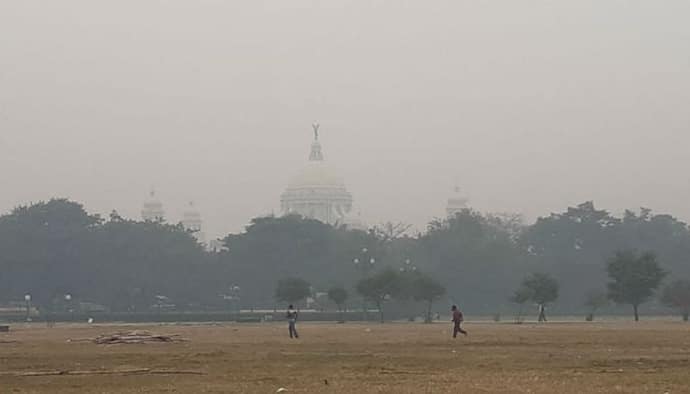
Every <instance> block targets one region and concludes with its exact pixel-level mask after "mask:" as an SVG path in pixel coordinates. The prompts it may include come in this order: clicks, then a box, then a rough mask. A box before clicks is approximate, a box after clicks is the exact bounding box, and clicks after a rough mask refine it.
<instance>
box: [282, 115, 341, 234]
mask: <svg viewBox="0 0 690 394" xmlns="http://www.w3.org/2000/svg"><path fill="white" fill-rule="evenodd" d="M280 202H281V209H282V211H283V214H285V215H290V214H296V215H301V216H303V217H306V218H311V219H316V220H320V221H322V222H324V223H329V224H334V225H335V224H342V223H343V222H344V219H345V217H346V215H347V214H348V212H350V210H351V209H352V195H351V194H350V193H349V192H348V191H347V189H346V187H345V182H344V181H343V179H342V177H340V176H339V175H338V173H337V171H336V170H335V169H334V168H333V167H331V166H330V165H329V164H328V163H327V162H325V161H324V159H323V154H322V153H321V144H320V142H319V140H318V125H316V124H315V125H314V142H313V143H312V145H311V152H310V154H309V162H307V164H306V166H305V167H304V168H302V170H300V171H299V172H298V173H297V174H296V175H295V176H294V177H293V178H292V179H291V180H290V181H289V183H288V187H287V189H285V191H284V192H283V194H282V195H281V196H280Z"/></svg>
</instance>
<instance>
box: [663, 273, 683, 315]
mask: <svg viewBox="0 0 690 394" xmlns="http://www.w3.org/2000/svg"><path fill="white" fill-rule="evenodd" d="M661 302H663V303H664V304H666V305H667V306H669V307H671V308H675V309H677V310H678V311H679V312H680V313H681V316H682V317H683V321H688V315H690V280H687V279H680V280H676V281H674V282H673V283H671V284H669V285H668V286H666V287H664V290H663V292H662V293H661Z"/></svg>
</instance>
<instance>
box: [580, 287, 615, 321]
mask: <svg viewBox="0 0 690 394" xmlns="http://www.w3.org/2000/svg"><path fill="white" fill-rule="evenodd" d="M608 303H609V298H608V296H607V294H606V292H605V291H601V290H593V291H590V292H588V293H587V294H586V295H585V306H586V307H587V308H589V314H588V315H587V319H586V320H587V321H593V320H594V313H595V312H596V311H597V310H598V309H599V308H603V307H604V306H606V305H607V304H608Z"/></svg>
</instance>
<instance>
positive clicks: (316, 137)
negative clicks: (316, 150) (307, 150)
mask: <svg viewBox="0 0 690 394" xmlns="http://www.w3.org/2000/svg"><path fill="white" fill-rule="evenodd" d="M319 126H320V125H319V122H314V123H312V124H311V128H312V129H314V141H318V140H319Z"/></svg>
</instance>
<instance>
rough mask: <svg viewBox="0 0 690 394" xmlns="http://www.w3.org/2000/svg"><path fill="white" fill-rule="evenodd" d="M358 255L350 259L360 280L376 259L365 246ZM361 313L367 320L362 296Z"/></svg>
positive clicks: (365, 305)
mask: <svg viewBox="0 0 690 394" xmlns="http://www.w3.org/2000/svg"><path fill="white" fill-rule="evenodd" d="M360 257H361V258H360ZM360 257H355V258H354V259H353V260H352V262H353V263H354V265H355V267H356V269H358V270H359V272H360V280H362V279H364V278H366V277H367V275H368V273H369V271H370V270H371V269H373V268H374V265H375V264H376V259H375V258H374V257H373V256H371V255H370V254H369V249H367V248H362V253H361V255H360ZM362 313H363V318H364V320H365V321H366V320H369V319H368V314H367V304H366V301H365V300H364V297H362Z"/></svg>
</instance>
